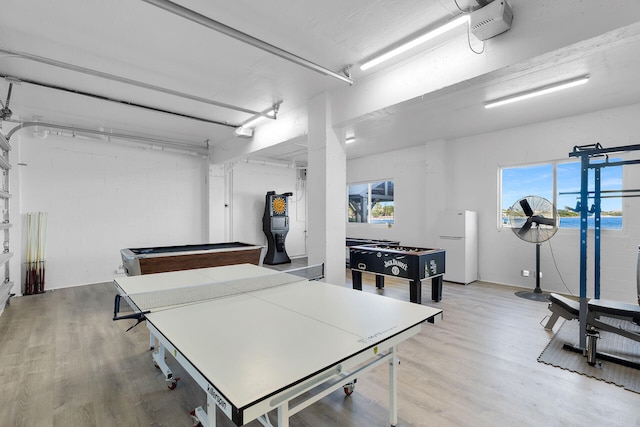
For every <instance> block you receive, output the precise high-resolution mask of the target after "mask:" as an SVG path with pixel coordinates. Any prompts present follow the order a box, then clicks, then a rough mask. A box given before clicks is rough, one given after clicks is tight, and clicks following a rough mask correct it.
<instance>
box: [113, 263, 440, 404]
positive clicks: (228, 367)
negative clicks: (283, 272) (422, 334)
mask: <svg viewBox="0 0 640 427" xmlns="http://www.w3.org/2000/svg"><path fill="white" fill-rule="evenodd" d="M275 273H278V271H275V270H272V269H267V268H264V267H258V266H255V265H249V264H243V265H235V266H225V267H214V268H207V269H197V270H185V271H179V272H171V273H159V274H152V275H142V276H133V277H126V278H119V279H116V280H115V282H116V284H117V285H118V286H120V287H121V289H122V290H123V291H124V292H125V293H129V294H131V293H136V292H146V291H150V290H152V289H155V290H158V289H170V288H175V287H180V286H192V285H197V284H200V283H209V282H212V281H216V280H233V279H237V278H246V277H259V276H261V275H266V274H275ZM441 313H442V310H440V309H436V308H432V307H428V306H423V305H419V304H413V303H408V302H405V301H399V300H394V299H392V298H388V297H384V296H381V295H375V294H368V293H363V292H361V291H356V290H353V289H350V288H347V287H344V286H337V285H331V284H327V283H323V282H319V281H307V280H305V279H302V278H301V280H300V281H298V282H295V283H291V284H287V285H282V286H278V287H273V288H267V289H263V290H259V291H254V292H252V293H249V294H238V295H234V296H231V297H224V298H221V299H215V300H209V301H205V302H200V303H195V304H190V305H186V306H178V307H174V308H171V309H167V310H159V311H155V312H151V313H149V314H147V315H146V319H147V321H148V322H149V323H150V324H151V325H153V327H155V328H156V329H157V330H158V331H159V332H160V333H161V334H162V335H164V336H165V337H166V338H167V339H168V340H169V341H170V342H171V344H172V345H173V346H174V347H175V348H176V349H179V351H180V352H181V353H182V355H184V357H185V358H187V359H188V360H189V362H190V363H191V364H192V365H193V366H195V367H196V368H197V370H198V371H199V372H200V373H201V374H202V375H203V376H204V377H205V378H206V379H207V380H208V381H209V382H210V383H211V384H212V385H214V386H215V388H217V390H219V391H220V392H221V393H222V394H223V395H224V396H225V397H226V398H227V400H228V401H230V402H232V403H233V405H234V406H235V407H237V408H244V407H247V406H250V405H252V404H253V403H255V402H256V401H260V400H263V399H266V398H268V397H269V396H271V395H273V394H275V393H277V392H279V391H281V390H284V389H286V388H287V387H291V386H292V385H295V384H296V383H299V382H301V381H303V380H305V379H307V378H310V377H311V376H313V375H315V374H317V373H319V372H322V371H323V370H324V369H327V368H329V367H331V366H333V365H335V364H336V363H340V362H341V361H343V360H346V359H348V358H349V357H352V356H353V355H354V354H358V353H361V352H371V356H372V357H373V355H375V353H376V352H377V351H378V349H377V347H376V344H377V343H379V342H382V341H384V340H385V339H387V338H389V337H393V336H395V335H397V334H400V333H402V332H404V331H406V330H407V329H410V328H413V327H415V326H416V325H419V324H420V323H422V322H424V321H426V320H428V319H432V318H433V317H435V316H439V315H441Z"/></svg>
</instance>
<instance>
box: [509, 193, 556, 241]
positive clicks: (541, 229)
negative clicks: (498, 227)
mask: <svg viewBox="0 0 640 427" xmlns="http://www.w3.org/2000/svg"><path fill="white" fill-rule="evenodd" d="M508 217H509V225H510V226H511V230H512V231H513V232H514V234H515V235H516V236H518V237H519V238H520V239H522V240H524V241H526V242H530V243H542V242H545V241H547V240H549V239H550V238H552V237H553V235H554V234H556V231H558V212H557V211H556V208H555V206H553V203H551V202H550V201H548V200H547V199H545V198H544V197H540V196H527V197H523V198H522V199H520V200H518V201H517V202H515V203H514V204H513V206H511V208H509V211H508Z"/></svg>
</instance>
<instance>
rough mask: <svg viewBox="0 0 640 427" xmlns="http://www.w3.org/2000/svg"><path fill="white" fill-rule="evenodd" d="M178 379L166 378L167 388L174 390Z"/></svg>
mask: <svg viewBox="0 0 640 427" xmlns="http://www.w3.org/2000/svg"><path fill="white" fill-rule="evenodd" d="M178 381H180V378H171V379H169V380H167V388H168V389H169V390H175V389H176V387H178Z"/></svg>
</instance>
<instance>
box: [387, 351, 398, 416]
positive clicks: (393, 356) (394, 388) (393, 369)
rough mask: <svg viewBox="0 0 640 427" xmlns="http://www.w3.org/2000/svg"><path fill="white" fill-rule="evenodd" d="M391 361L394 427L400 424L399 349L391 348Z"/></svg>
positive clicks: (390, 383)
mask: <svg viewBox="0 0 640 427" xmlns="http://www.w3.org/2000/svg"><path fill="white" fill-rule="evenodd" d="M390 352H391V359H389V423H390V424H391V426H392V427H395V426H396V425H397V424H398V374H397V366H398V365H399V364H400V360H399V359H398V352H397V348H396V346H395V345H394V346H393V347H391V350H390Z"/></svg>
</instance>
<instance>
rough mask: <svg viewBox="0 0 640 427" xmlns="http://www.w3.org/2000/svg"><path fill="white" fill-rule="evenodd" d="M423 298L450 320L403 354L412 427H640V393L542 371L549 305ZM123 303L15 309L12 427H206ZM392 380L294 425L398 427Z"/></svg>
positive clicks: (336, 396)
mask: <svg viewBox="0 0 640 427" xmlns="http://www.w3.org/2000/svg"><path fill="white" fill-rule="evenodd" d="M363 276H364V277H363V279H364V292H371V293H378V291H377V290H376V289H375V285H374V280H373V275H369V274H364V275H363ZM345 278H346V280H345V282H346V284H345V286H349V287H350V286H351V283H350V274H349V272H348V271H347V272H346V273H345ZM385 285H386V286H385V289H384V295H385V296H387V297H391V298H398V299H403V300H408V299H409V286H408V283H407V282H405V281H401V280H393V279H387V280H386V284H385ZM423 288H424V289H423V296H424V297H425V301H424V302H423V303H424V304H428V305H436V306H440V307H442V308H443V310H444V320H443V321H442V322H439V323H437V324H435V325H431V324H426V325H425V326H424V327H423V331H422V332H421V334H420V335H419V336H417V337H416V338H413V339H411V340H409V341H407V342H405V343H404V344H402V345H401V346H400V347H399V355H400V359H401V365H400V368H399V370H398V373H399V379H398V406H399V410H398V415H399V423H398V425H400V426H507V425H512V426H513V425H517V426H585V425H590V426H640V410H638V408H639V407H640V394H636V393H633V392H629V391H626V390H624V389H622V388H620V387H617V386H615V385H612V384H607V383H604V382H601V381H598V380H594V379H591V378H587V377H584V376H581V375H578V374H574V373H571V372H567V371H564V370H562V369H559V368H554V367H551V366H547V365H544V364H541V363H538V362H537V361H536V359H537V357H538V355H539V354H540V353H541V352H542V350H543V349H544V347H545V346H546V345H547V343H548V341H549V339H550V338H551V333H549V332H547V331H545V330H544V329H543V328H542V326H540V324H539V322H540V321H541V320H542V319H543V318H544V316H546V315H547V313H548V310H547V308H546V304H544V303H539V302H533V301H528V300H524V299H521V298H518V297H516V296H515V295H514V292H515V291H516V290H518V289H515V288H509V287H505V286H497V285H493V284H489V283H482V282H475V283H473V284H471V285H467V286H461V285H456V284H451V283H447V282H445V285H444V291H443V300H442V301H441V302H439V303H433V302H431V301H428V297H429V296H430V294H431V293H430V284H428V283H425V284H424V285H423ZM114 295H115V291H114V289H113V287H112V285H111V284H110V283H104V284H96V285H89V286H81V287H74V288H67V289H60V290H56V291H53V292H51V291H50V292H47V293H46V294H43V295H33V296H26V297H21V298H13V299H12V301H11V305H10V306H9V307H7V309H6V310H5V311H4V313H3V315H2V316H0V382H1V384H2V387H0V425H2V426H30V427H33V426H38V427H39V426H138V425H140V426H142V425H144V426H190V425H192V422H191V419H190V417H189V415H188V414H189V411H191V410H192V409H193V408H195V407H196V406H199V405H201V404H203V403H204V401H205V395H204V392H202V391H201V390H200V389H199V388H198V387H197V385H195V384H194V382H193V381H192V380H191V378H189V376H188V375H187V374H186V373H184V371H183V370H182V369H181V368H180V367H179V366H178V365H177V364H176V363H175V361H173V360H172V359H171V357H169V358H168V361H167V362H168V363H169V365H170V366H171V368H172V369H173V370H174V375H176V376H179V377H182V380H181V381H179V383H178V387H177V388H176V389H175V390H174V391H169V390H168V389H167V388H166V385H165V382H164V377H163V376H162V374H161V373H160V372H159V371H158V370H157V369H155V368H154V366H153V363H152V362H151V354H150V351H149V349H148V347H149V345H148V344H149V343H148V332H147V329H146V328H145V326H144V325H140V326H138V327H136V328H135V329H133V330H132V331H129V332H125V329H126V328H127V327H128V326H129V325H130V324H131V322H128V321H120V322H113V321H112V320H111V317H112V306H113V297H114ZM371 315H372V316H375V313H371ZM557 327H558V326H556V328H557ZM639 375H640V371H639ZM387 384H388V368H387V367H386V366H381V367H379V368H376V369H375V370H374V371H372V372H370V373H369V374H368V375H365V376H364V377H362V378H359V379H358V383H357V386H356V389H355V392H354V394H353V395H351V396H349V397H346V396H345V395H344V393H343V392H342V391H340V390H338V391H336V392H334V393H332V394H331V395H329V396H327V397H326V398H324V399H323V400H321V401H320V402H318V403H316V404H314V405H312V406H311V407H309V408H307V409H305V410H303V411H302V412H300V413H299V414H297V415H295V416H294V417H293V418H292V419H291V425H292V426H314V427H315V426H347V427H360V426H367V427H369V426H387V425H388V397H387V396H388V394H387V393H388V391H387ZM217 419H218V425H219V426H223V427H227V426H233V424H232V423H231V422H230V421H229V420H227V419H226V417H224V415H220V414H218V417H217ZM272 419H273V417H272ZM249 425H250V426H258V425H259V424H258V423H257V422H253V423H250V424H249Z"/></svg>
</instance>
